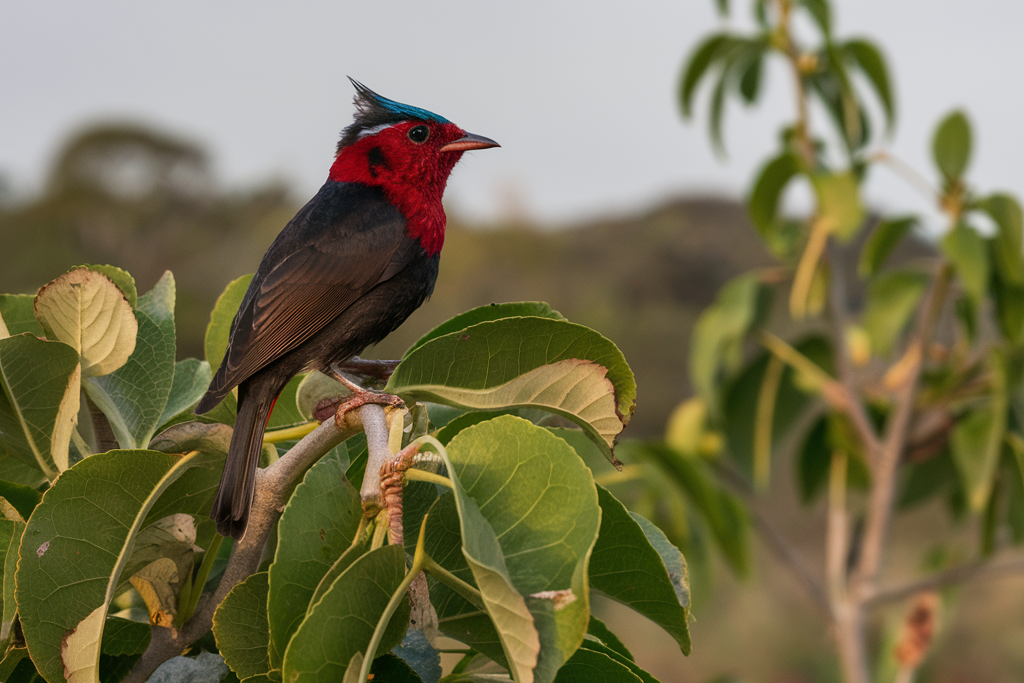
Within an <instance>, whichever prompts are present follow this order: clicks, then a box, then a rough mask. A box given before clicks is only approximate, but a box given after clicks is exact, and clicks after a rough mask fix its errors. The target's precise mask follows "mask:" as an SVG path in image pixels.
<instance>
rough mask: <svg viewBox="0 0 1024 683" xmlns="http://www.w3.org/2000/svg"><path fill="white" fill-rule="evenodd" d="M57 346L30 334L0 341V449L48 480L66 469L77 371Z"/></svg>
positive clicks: (66, 350)
mask: <svg viewBox="0 0 1024 683" xmlns="http://www.w3.org/2000/svg"><path fill="white" fill-rule="evenodd" d="M78 358H79V357H78V353H77V352H76V351H75V350H74V349H73V348H71V347H70V346H68V345H67V344H64V343H62V342H54V341H45V340H43V339H39V338H37V337H34V336H32V335H31V334H27V333H26V334H19V335H17V336H15V337H8V338H6V339H0V389H2V391H0V449H2V450H3V451H5V452H6V453H9V454H10V455H12V456H14V457H17V458H18V459H19V460H21V461H22V462H24V463H26V464H29V465H33V466H35V467H37V468H38V469H39V470H40V471H42V473H43V474H44V475H45V476H46V478H47V479H51V480H52V479H53V478H54V477H56V476H57V474H58V473H59V472H61V471H63V470H65V469H67V467H68V446H69V444H70V443H71V432H72V430H73V429H74V426H75V422H76V420H77V419H78V408H79V400H80V396H81V391H80V388H79V387H80V381H81V366H80V365H79V362H78Z"/></svg>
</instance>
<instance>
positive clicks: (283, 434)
mask: <svg viewBox="0 0 1024 683" xmlns="http://www.w3.org/2000/svg"><path fill="white" fill-rule="evenodd" d="M319 426H320V423H319V422H306V423H305V424H300V425H296V426H294V427H288V428H287V429H275V430H274V431H272V432H266V433H265V434H264V435H263V443H281V442H282V441H295V440H297V439H301V438H302V437H304V436H306V434H309V433H310V432H312V431H313V430H314V429H316V428H317V427H319Z"/></svg>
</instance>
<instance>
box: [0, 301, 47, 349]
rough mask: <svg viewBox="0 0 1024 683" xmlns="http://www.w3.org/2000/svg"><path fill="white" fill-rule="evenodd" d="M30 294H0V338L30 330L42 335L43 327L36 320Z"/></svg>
mask: <svg viewBox="0 0 1024 683" xmlns="http://www.w3.org/2000/svg"><path fill="white" fill-rule="evenodd" d="M33 299H35V297H34V296H32V295H31V294H0V339H3V338H5V337H10V336H11V335H15V334H21V333H22V332H31V333H32V334H33V335H35V336H37V337H42V336H43V328H42V326H41V325H40V324H39V321H38V320H36V315H35V312H34V310H33V308H32V301H33Z"/></svg>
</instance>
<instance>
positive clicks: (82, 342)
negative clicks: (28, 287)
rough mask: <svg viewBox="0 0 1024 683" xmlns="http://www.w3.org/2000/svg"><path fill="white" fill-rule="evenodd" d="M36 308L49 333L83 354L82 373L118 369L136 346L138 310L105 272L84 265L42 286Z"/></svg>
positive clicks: (39, 318) (49, 335)
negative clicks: (86, 268)
mask: <svg viewBox="0 0 1024 683" xmlns="http://www.w3.org/2000/svg"><path fill="white" fill-rule="evenodd" d="M34 306H35V314H36V320H38V321H39V324H40V325H42V327H43V330H44V331H45V332H46V336H47V337H48V338H49V339H53V340H56V341H62V342H64V343H65V344H67V345H68V346H70V347H71V348H73V349H74V350H75V351H77V352H78V353H79V355H80V356H81V362H82V377H96V376H99V375H106V374H108V373H110V372H113V371H114V370H116V369H118V368H119V367H121V366H122V365H124V363H125V361H127V360H128V357H129V356H131V355H132V352H133V351H134V350H135V336H136V333H137V332H138V330H139V326H138V323H137V322H136V320H135V312H134V311H132V307H131V305H130V304H129V303H128V300H127V299H126V298H125V296H124V294H122V293H121V290H120V289H118V288H117V286H116V285H115V284H114V283H113V282H112V281H111V280H110V278H108V277H107V276H105V275H102V274H100V273H97V272H94V271H91V270H85V269H81V268H80V269H78V270H72V271H70V272H68V273H65V274H64V275H61V276H60V277H59V278H57V279H56V280H53V281H51V282H50V283H48V284H46V285H44V286H43V288H42V289H40V290H39V293H38V294H37V295H36V298H35V304H34Z"/></svg>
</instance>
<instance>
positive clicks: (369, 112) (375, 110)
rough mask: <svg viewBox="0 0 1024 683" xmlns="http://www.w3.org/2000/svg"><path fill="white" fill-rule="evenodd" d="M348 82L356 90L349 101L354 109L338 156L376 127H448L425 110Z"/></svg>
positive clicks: (340, 144)
mask: <svg viewBox="0 0 1024 683" xmlns="http://www.w3.org/2000/svg"><path fill="white" fill-rule="evenodd" d="M348 80H350V81H351V82H352V85H353V86H354V87H355V89H356V95H355V98H354V99H353V101H354V102H355V105H356V115H355V120H354V121H353V122H352V123H351V124H349V125H348V126H346V127H345V130H344V131H342V133H341V140H340V141H339V142H338V151H339V152H340V151H341V150H342V149H344V148H345V147H348V146H349V145H351V144H352V143H353V142H355V141H356V140H358V139H359V134H360V133H362V132H363V131H364V130H369V129H370V128H376V127H377V126H387V125H391V124H394V123H400V122H402V121H424V122H427V123H448V119H446V118H444V117H443V116H438V115H437V114H435V113H433V112H430V111H427V110H426V109H420V108H419V107H413V106H412V105H408V104H402V103H401V102H395V101H394V100H389V99H388V98H386V97H383V96H381V95H378V94H377V93H375V92H373V91H372V90H370V89H369V88H367V87H366V86H365V85H363V84H362V83H360V82H359V81H357V80H355V79H353V78H351V77H349V79H348Z"/></svg>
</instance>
